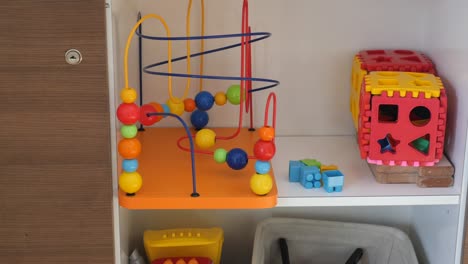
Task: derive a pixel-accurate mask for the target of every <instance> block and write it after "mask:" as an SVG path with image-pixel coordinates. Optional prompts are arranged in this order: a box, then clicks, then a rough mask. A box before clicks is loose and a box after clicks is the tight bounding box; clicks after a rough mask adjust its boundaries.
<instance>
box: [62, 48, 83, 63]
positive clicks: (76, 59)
mask: <svg viewBox="0 0 468 264" xmlns="http://www.w3.org/2000/svg"><path fill="white" fill-rule="evenodd" d="M82 60H83V57H82V56H81V52H80V51H79V50H76V49H69V50H67V52H65V61H66V62H67V63H68V64H71V65H77V64H80V63H81V61H82Z"/></svg>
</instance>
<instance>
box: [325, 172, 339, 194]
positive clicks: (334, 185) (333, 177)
mask: <svg viewBox="0 0 468 264" xmlns="http://www.w3.org/2000/svg"><path fill="white" fill-rule="evenodd" d="M343 185H344V175H343V173H341V171H339V170H330V171H325V172H323V188H325V191H327V192H341V191H342V190H343Z"/></svg>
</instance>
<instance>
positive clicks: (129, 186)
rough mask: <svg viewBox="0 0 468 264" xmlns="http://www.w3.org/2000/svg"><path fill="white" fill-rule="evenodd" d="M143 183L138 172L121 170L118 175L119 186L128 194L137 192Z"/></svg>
mask: <svg viewBox="0 0 468 264" xmlns="http://www.w3.org/2000/svg"><path fill="white" fill-rule="evenodd" d="M142 184H143V180H142V179H141V175H140V174H139V173H138V172H123V173H122V174H120V177H119V187H120V189H122V191H124V192H126V193H128V194H134V193H136V192H138V191H139V190H140V188H141V185H142Z"/></svg>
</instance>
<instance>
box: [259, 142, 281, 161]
mask: <svg viewBox="0 0 468 264" xmlns="http://www.w3.org/2000/svg"><path fill="white" fill-rule="evenodd" d="M275 152H276V146H275V143H273V141H263V140H258V141H257V143H255V146H254V155H255V157H256V158H257V159H258V160H262V161H269V160H271V159H272V158H273V157H274V156H275Z"/></svg>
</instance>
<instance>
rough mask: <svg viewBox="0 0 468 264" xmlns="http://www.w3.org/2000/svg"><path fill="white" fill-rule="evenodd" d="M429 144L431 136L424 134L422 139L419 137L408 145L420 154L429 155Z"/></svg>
mask: <svg viewBox="0 0 468 264" xmlns="http://www.w3.org/2000/svg"><path fill="white" fill-rule="evenodd" d="M430 142H431V135H429V134H426V135H424V136H422V137H419V138H417V139H415V140H413V141H411V142H410V143H409V144H408V145H409V146H410V147H412V148H414V149H415V150H417V151H419V152H421V153H422V154H424V155H428V154H429V147H430V145H431V144H430Z"/></svg>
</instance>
